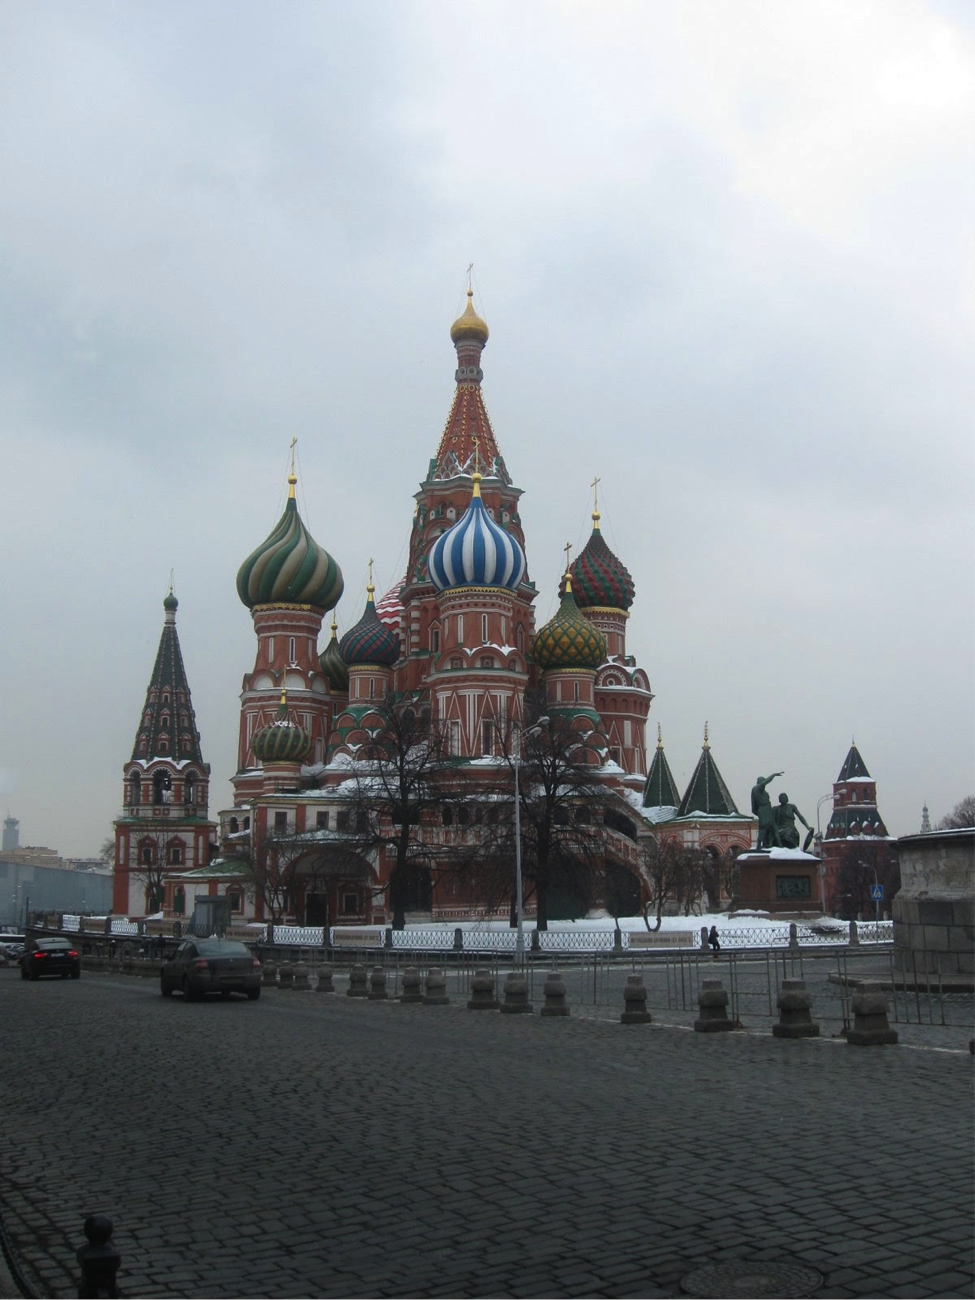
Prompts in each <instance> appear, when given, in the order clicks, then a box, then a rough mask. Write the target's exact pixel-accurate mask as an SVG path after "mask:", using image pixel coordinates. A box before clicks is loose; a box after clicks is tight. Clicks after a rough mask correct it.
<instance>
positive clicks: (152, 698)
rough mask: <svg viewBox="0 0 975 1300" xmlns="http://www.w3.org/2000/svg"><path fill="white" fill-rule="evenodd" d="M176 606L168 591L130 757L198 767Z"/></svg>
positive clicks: (200, 758) (196, 738) (200, 757)
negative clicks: (182, 762)
mask: <svg viewBox="0 0 975 1300" xmlns="http://www.w3.org/2000/svg"><path fill="white" fill-rule="evenodd" d="M178 606H179V601H177V599H176V597H175V596H174V595H173V593H172V592H169V594H168V595H167V596H166V599H165V600H164V601H163V609H164V610H165V615H164V618H163V630H162V635H161V636H160V638H159V649H158V650H157V651H156V662H155V664H154V665H153V669H152V677H151V678H150V680H149V689H148V690H147V691H146V702H145V704H144V705H143V708H142V717H141V719H140V721H139V726H138V727H137V729H136V733H135V744H134V745H133V747H132V757H133V758H134V759H142V760H143V761H145V762H148V761H149V760H150V759H154V758H168V759H170V760H171V761H173V762H177V761H179V760H180V759H183V760H187V761H189V762H193V763H199V764H201V765H202V764H203V754H202V752H201V750H200V733H199V732H198V731H197V729H196V715H195V714H194V712H193V701H192V700H191V698H190V686H189V682H188V681H187V680H186V669H185V668H184V667H183V655H182V653H181V651H180V648H179V636H178V635H177V632H176V610H177V608H178Z"/></svg>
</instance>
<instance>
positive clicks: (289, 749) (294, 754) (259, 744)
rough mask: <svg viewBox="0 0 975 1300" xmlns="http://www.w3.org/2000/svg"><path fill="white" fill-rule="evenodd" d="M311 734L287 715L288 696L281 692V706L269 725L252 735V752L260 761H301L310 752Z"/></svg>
mask: <svg viewBox="0 0 975 1300" xmlns="http://www.w3.org/2000/svg"><path fill="white" fill-rule="evenodd" d="M311 745H312V741H311V736H309V734H308V732H307V731H305V730H304V729H303V728H302V727H299V726H298V724H297V722H292V721H291V719H290V717H289V716H288V697H287V695H286V693H285V692H284V691H282V692H281V707H280V708H279V709H278V714H277V717H276V718H275V719H274V721H273V722H272V723H271V724H270V726H267V727H262V728H261V729H260V731H259V732H258V733H257V734H256V735H255V737H254V753H255V754H256V755H257V757H258V758H259V759H260V760H261V762H262V763H301V762H303V761H304V760H305V759H306V758H307V757H308V756H309V754H310V753H311Z"/></svg>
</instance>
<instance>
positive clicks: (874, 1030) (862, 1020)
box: [846, 981, 897, 1047]
mask: <svg viewBox="0 0 975 1300" xmlns="http://www.w3.org/2000/svg"><path fill="white" fill-rule="evenodd" d="M846 1041H847V1042H848V1043H854V1044H855V1045H856V1046H857V1047H873V1046H882V1045H883V1044H885V1043H896V1042H897V1030H896V1029H891V1027H890V1023H889V1022H888V1020H887V995H886V994H885V993H884V990H883V986H882V985H880V984H872V983H870V982H867V981H865V982H864V983H863V984H858V985H857V990H856V992H855V993H854V994H853V1028H852V1029H849V1030H847V1034H846Z"/></svg>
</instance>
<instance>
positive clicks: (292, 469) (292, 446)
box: [288, 438, 298, 474]
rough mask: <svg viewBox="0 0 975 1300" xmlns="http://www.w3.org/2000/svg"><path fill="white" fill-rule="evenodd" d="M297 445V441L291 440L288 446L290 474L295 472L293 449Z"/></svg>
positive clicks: (295, 439)
mask: <svg viewBox="0 0 975 1300" xmlns="http://www.w3.org/2000/svg"><path fill="white" fill-rule="evenodd" d="M297 445H298V439H297V438H292V439H291V442H290V443H289V444H288V446H289V447H290V448H291V472H292V474H293V473H294V472H295V447H297Z"/></svg>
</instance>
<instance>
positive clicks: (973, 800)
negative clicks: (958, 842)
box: [934, 794, 975, 831]
mask: <svg viewBox="0 0 975 1300" xmlns="http://www.w3.org/2000/svg"><path fill="white" fill-rule="evenodd" d="M966 826H975V794H967V795H965V798H964V799H962V800H961V801H960V802H959V803H956V804H955V806H954V808H952V810H951V812H950V813H948V814H947V816H945V817H942V818H941V821H939V822H938V824H937V826H936V827H935V828H934V829H935V830H936V831H952V830H961V829H963V828H964V827H966Z"/></svg>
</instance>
